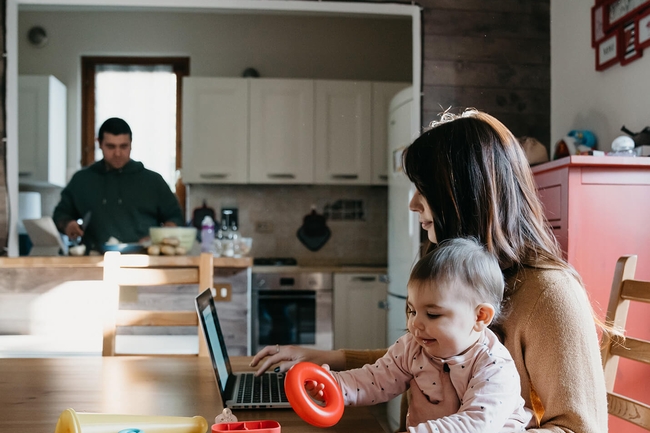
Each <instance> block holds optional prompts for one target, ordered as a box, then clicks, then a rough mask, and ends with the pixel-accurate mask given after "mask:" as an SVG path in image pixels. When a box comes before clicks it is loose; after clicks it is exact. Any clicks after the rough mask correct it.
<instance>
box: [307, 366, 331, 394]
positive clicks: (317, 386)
mask: <svg viewBox="0 0 650 433" xmlns="http://www.w3.org/2000/svg"><path fill="white" fill-rule="evenodd" d="M321 367H323V368H324V369H325V370H327V371H328V372H329V371H330V366H329V365H327V364H323V365H322V366H321ZM323 389H325V384H324V383H319V382H317V381H315V380H308V381H306V382H305V390H307V393H308V394H309V396H310V397H311V398H313V399H314V400H316V401H319V402H323V403H324V402H325V398H324V396H323Z"/></svg>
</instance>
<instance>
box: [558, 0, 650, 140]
mask: <svg viewBox="0 0 650 433" xmlns="http://www.w3.org/2000/svg"><path fill="white" fill-rule="evenodd" d="M593 4H594V1H593V0H569V1H567V0H551V140H552V141H553V142H555V141H557V140H559V139H560V138H562V136H564V135H566V134H567V133H568V132H569V131H570V130H572V129H588V130H591V131H593V132H594V133H595V134H596V137H597V138H598V148H599V149H601V150H606V151H607V150H610V149H611V143H612V140H614V138H616V137H618V136H620V135H625V133H623V132H622V131H621V130H620V129H621V126H623V125H625V126H626V127H627V128H628V129H630V130H632V131H633V132H638V131H640V130H642V129H643V128H644V127H645V126H650V50H649V49H646V52H645V56H644V57H641V58H640V59H637V60H635V61H634V62H632V63H629V64H627V65H626V66H621V65H620V64H616V65H614V66H611V67H610V68H608V69H606V70H604V71H601V72H598V71H596V70H595V58H596V53H595V50H594V48H592V47H591V6H593Z"/></svg>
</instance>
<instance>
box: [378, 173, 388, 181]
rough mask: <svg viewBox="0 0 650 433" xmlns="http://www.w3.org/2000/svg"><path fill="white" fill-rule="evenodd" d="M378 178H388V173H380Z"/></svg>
mask: <svg viewBox="0 0 650 433" xmlns="http://www.w3.org/2000/svg"><path fill="white" fill-rule="evenodd" d="M379 180H383V181H386V180H388V175H387V174H380V175H379Z"/></svg>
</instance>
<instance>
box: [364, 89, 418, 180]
mask: <svg viewBox="0 0 650 433" xmlns="http://www.w3.org/2000/svg"><path fill="white" fill-rule="evenodd" d="M410 85H411V83H405V82H381V81H378V82H373V83H372V166H371V183H372V184H373V185H388V164H387V161H388V158H387V155H388V107H389V105H390V101H391V100H392V99H393V97H394V96H395V95H396V94H397V93H398V92H399V91H400V90H402V89H405V88H407V87H409V86H410Z"/></svg>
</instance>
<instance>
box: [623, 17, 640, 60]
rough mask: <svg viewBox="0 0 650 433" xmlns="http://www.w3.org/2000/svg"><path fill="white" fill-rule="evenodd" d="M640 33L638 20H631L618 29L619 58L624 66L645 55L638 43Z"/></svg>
mask: <svg viewBox="0 0 650 433" xmlns="http://www.w3.org/2000/svg"><path fill="white" fill-rule="evenodd" d="M638 33H639V31H638V26H637V22H636V21H631V22H629V23H627V24H626V25H624V26H621V27H619V29H618V48H617V51H618V58H619V60H620V62H621V65H622V66H625V65H627V64H628V63H631V62H633V61H634V60H636V59H638V58H639V57H641V56H642V55H643V50H639V49H638V48H637V44H636V39H637V38H636V35H637V34H638Z"/></svg>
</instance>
